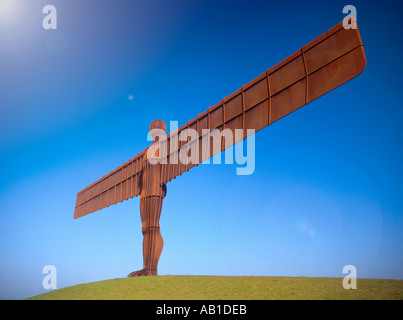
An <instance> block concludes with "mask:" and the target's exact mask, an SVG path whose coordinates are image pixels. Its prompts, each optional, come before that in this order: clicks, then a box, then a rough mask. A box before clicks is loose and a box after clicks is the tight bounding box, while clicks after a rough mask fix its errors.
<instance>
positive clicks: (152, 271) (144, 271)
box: [127, 268, 158, 278]
mask: <svg viewBox="0 0 403 320" xmlns="http://www.w3.org/2000/svg"><path fill="white" fill-rule="evenodd" d="M143 276H158V273H157V269H152V268H143V269H141V270H138V271H133V272H131V273H130V274H129V275H128V276H127V278H132V277H143Z"/></svg>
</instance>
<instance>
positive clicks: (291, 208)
mask: <svg viewBox="0 0 403 320" xmlns="http://www.w3.org/2000/svg"><path fill="white" fill-rule="evenodd" d="M9 3H10V1H9V0H0V48H1V49H0V88H1V89H0V216H1V220H0V298H3V299H21V298H26V297H29V296H32V295H35V294H39V293H42V292H45V290H44V289H43V288H42V279H43V278H44V276H45V275H44V274H43V273H42V268H43V267H44V266H45V265H49V264H50V265H54V266H55V267H56V269H57V286H58V288H61V287H65V286H70V285H75V284H78V283H85V282H91V281H98V280H104V279H110V278H119V277H125V276H126V275H127V274H129V273H130V272H131V271H134V270H138V269H140V268H141V267H142V249H141V248H142V234H141V222H140V213H139V198H133V199H130V200H129V201H125V202H123V203H120V204H117V205H114V206H111V207H108V208H105V209H103V210H102V211H99V212H96V213H93V214H91V215H88V216H85V217H83V218H80V219H77V220H73V212H74V205H75V197H76V194H77V192H78V191H79V190H81V189H82V188H84V187H86V186H87V185H89V184H90V183H92V182H94V181H95V180H97V179H98V178H100V177H102V176H103V175H104V174H106V173H108V172H109V171H111V170H113V169H114V168H116V167H117V166H119V165H121V164H122V163H123V162H125V161H127V160H128V159H130V158H132V157H133V156H134V155H135V154H137V153H138V152H140V151H142V150H143V149H144V148H146V147H147V146H148V145H149V142H148V141H147V133H148V128H149V124H150V122H151V121H152V120H153V119H156V118H160V119H163V120H164V121H165V122H167V123H169V121H170V120H176V121H178V122H179V125H182V124H183V123H185V122H187V121H188V120H189V119H193V118H194V117H195V116H196V115H197V114H198V113H201V112H203V111H205V110H206V109H207V108H208V107H209V106H211V105H214V104H215V103H217V102H218V101H220V100H221V99H222V98H223V97H225V96H228V95H229V94H231V93H232V92H233V91H235V90H237V89H238V88H240V87H241V86H242V85H243V84H246V83H248V82H249V81H250V80H252V79H254V78H255V77H256V76H258V75H260V74H261V73H262V72H264V71H265V70H266V69H267V68H269V67H271V66H273V65H275V64H276V63H278V62H279V61H281V60H283V59H284V58H286V57H287V56H289V55H290V54H291V53H293V52H295V51H296V50H298V49H299V48H300V47H301V46H303V45H305V44H307V43H308V42H310V41H311V40H313V39H314V38H316V37H317V36H319V35H320V34H322V33H323V32H325V31H327V30H328V29H330V28H331V27H333V26H334V25H336V24H337V23H338V22H340V21H341V20H343V18H344V16H345V15H344V14H343V13H342V9H343V7H344V6H345V5H348V4H353V5H354V6H355V7H356V8H357V18H358V25H359V29H360V33H361V37H362V40H363V43H364V50H365V53H366V57H367V66H366V69H365V70H364V72H363V73H362V74H361V75H360V76H358V77H357V78H355V79H353V80H352V81H350V82H348V83H347V84H345V85H343V86H342V87H340V88H337V89H336V90H334V91H332V92H330V93H329V94H327V95H325V96H323V97H321V98H319V99H317V100H315V101H314V102H312V103H311V104H310V105H308V106H307V107H304V108H302V109H300V110H298V111H296V112H295V113H293V114H291V115H290V116H288V117H286V118H284V119H282V120H280V121H278V122H276V123H274V124H273V125H272V126H270V127H268V128H265V129H264V130H262V131H259V132H258V133H257V134H256V137H255V139H256V165H255V172H254V173H253V174H252V175H249V176H237V175H236V174H235V171H236V164H234V165H224V164H223V165H210V166H207V165H206V166H199V167H198V168H194V169H192V170H191V171H190V172H189V173H186V174H184V175H183V176H181V177H179V178H177V179H175V180H173V181H172V182H170V183H169V184H168V185H167V187H168V194H167V197H166V198H165V200H164V206H163V211H162V217H161V221H160V223H161V232H162V236H163V238H164V243H165V244H164V250H163V252H162V255H161V259H160V263H159V274H161V275H167V274H177V275H182V274H195V275H196V274H197V275H199V274H204V275H262V276H263V275H264V276H320V277H327V276H330V277H343V276H344V274H343V273H342V269H343V267H344V266H345V265H354V266H356V268H357V274H358V277H364V278H388V279H403V256H402V252H403V250H402V249H403V224H402V223H403V221H402V215H403V204H402V198H403V194H402V170H401V163H402V160H403V139H402V138H403V136H402V130H401V126H402V115H403V109H402V102H401V101H403V96H402V90H401V88H400V86H401V74H402V72H403V70H402V69H403V65H402V60H401V52H402V49H403V48H402V43H401V41H400V40H399V39H401V34H400V32H401V30H402V21H401V18H400V12H401V10H402V4H401V3H400V1H382V2H379V1H354V2H352V3H350V2H346V1H331V2H329V1H304V2H303V3H302V1H248V2H245V1H239V2H237V1H185V0H171V1H157V0H152V1H123V0H119V1H102V2H100V1H78V0H72V1H57V0H52V1H51V0H46V1H40V0H35V1H28V0H13V1H12V2H11V3H12V4H11V5H8V4H9ZM47 4H53V5H54V6H55V7H56V8H57V30H45V29H43V27H42V19H43V18H44V17H45V14H43V13H42V8H43V7H44V6H45V5H47ZM130 96H132V97H133V99H130V98H129V97H130ZM340 285H342V284H341V283H340ZM358 286H359V283H358Z"/></svg>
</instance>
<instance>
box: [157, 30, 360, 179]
mask: <svg viewBox="0 0 403 320" xmlns="http://www.w3.org/2000/svg"><path fill="white" fill-rule="evenodd" d="M365 65H366V59H365V54H364V49H363V44H362V41H361V37H360V34H359V31H358V29H344V28H343V23H342V22H340V23H339V24H337V25H336V26H335V27H333V28H332V29H330V30H329V31H327V32H325V33H324V34H322V35H321V36H319V37H318V38H316V39H315V40H313V41H311V42H310V43H308V44H307V45H306V46H304V47H302V48H301V49H300V50H298V51H296V52H295V53H294V54H292V55H291V56H289V57H288V58H286V59H285V60H283V61H281V62H280V63H278V64H277V65H275V66H274V67H272V68H270V69H268V70H267V71H266V72H264V73H263V74H261V75H260V76H258V77H257V78H256V79H254V80H252V81H251V82H249V83H248V84H246V85H243V86H242V87H241V88H240V89H238V90H237V91H235V92H234V93H232V94H231V95H230V96H228V97H226V98H224V99H223V100H222V101H220V102H219V103H217V104H216V105H214V106H213V107H210V108H209V109H208V110H207V111H205V112H204V113H202V114H199V115H198V116H197V117H196V118H195V119H193V120H190V121H189V122H188V123H186V124H185V125H183V126H182V127H181V128H180V129H179V130H178V132H177V133H174V135H175V134H177V135H180V134H181V132H182V131H183V130H185V129H187V128H192V129H195V130H196V131H197V132H198V138H197V139H199V141H198V143H197V144H198V146H199V148H200V149H199V152H198V157H199V161H198V163H201V162H202V161H204V160H206V159H208V158H209V157H211V156H213V155H214V154H216V153H218V152H221V151H223V150H224V149H225V148H226V147H228V146H230V145H232V144H234V143H237V142H238V141H240V140H241V138H239V136H238V137H236V135H235V129H241V130H243V131H242V132H243V137H242V139H245V138H246V137H247V134H248V132H247V129H254V130H255V131H256V132H257V131H259V130H261V129H263V128H264V127H266V126H268V125H271V124H272V123H273V122H275V121H277V120H279V119H281V118H283V117H285V116H286V115H288V114H290V113H292V112H293V111H295V110H297V109H299V108H301V107H303V106H305V105H307V104H308V103H310V102H311V101H313V100H315V99H317V98H319V97H320V96H322V95H324V94H326V93H327V92H329V91H331V90H333V89H335V88H337V87H338V86H340V85H342V84H344V83H345V82H347V81H349V80H351V79H353V78H354V77H356V76H358V75H359V74H360V73H361V72H362V71H363V70H364V68H365ZM203 129H209V130H213V129H217V130H219V131H222V130H223V129H230V130H231V131H232V141H230V142H229V143H228V144H225V145H224V143H222V147H221V149H219V148H213V146H212V144H211V145H210V146H209V147H208V148H205V150H204V152H203V150H202V145H203V143H202V139H203V135H202V130H203ZM229 136H230V137H231V135H229ZM173 137H174V136H172V134H170V135H168V137H167V144H168V148H167V153H168V164H166V165H163V166H162V182H163V183H166V182H168V181H170V180H172V179H174V178H175V177H177V176H178V175H181V174H182V173H183V172H186V171H188V170H189V169H190V168H192V167H193V166H195V164H194V163H192V162H190V163H189V164H187V165H183V164H182V163H181V162H180V161H179V163H178V161H177V157H178V154H177V153H176V154H175V153H170V145H171V144H172V143H171V140H174V139H173ZM209 139H210V138H209ZM223 142H224V139H223ZM179 143H181V142H179ZM192 143H196V141H195V140H192V139H191V138H190V137H189V139H188V141H187V142H182V143H181V144H180V145H179V148H180V149H181V148H182V147H183V145H184V144H187V147H188V148H189V149H190V146H192ZM226 143H227V141H226ZM174 150H175V148H174ZM206 150H209V152H206ZM172 160H173V161H172Z"/></svg>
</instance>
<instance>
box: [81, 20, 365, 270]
mask: <svg viewBox="0 0 403 320" xmlns="http://www.w3.org/2000/svg"><path fill="white" fill-rule="evenodd" d="M365 65H366V59H365V54H364V49H363V44H362V41H361V38H360V35H359V31H358V29H344V28H343V23H342V22H341V23H339V24H338V25H336V26H335V27H333V28H332V29H330V30H329V31H327V32H325V33H324V34H322V35H321V36H319V37H318V38H316V39H315V40H313V41H312V42H310V43H308V44H307V45H306V46H304V47H302V48H301V49H300V50H298V51H296V52H295V53H293V54H292V55H290V56H289V57H288V58H286V59H284V60H283V61H281V62H280V63H278V64H277V65H275V66H274V67H272V68H270V69H268V70H267V71H265V72H264V73H263V74H261V75H260V76H258V77H257V78H255V79H254V80H252V81H250V82H249V83H248V84H246V85H243V86H242V87H241V88H240V89H238V90H237V91H235V92H234V93H232V94H231V95H230V96H228V97H226V98H224V99H223V100H222V101H220V102H218V103H217V104H215V105H214V106H212V107H210V108H208V110H206V111H205V112H203V113H201V114H199V115H198V116H197V117H196V118H195V119H192V120H190V121H189V122H188V123H186V124H184V125H182V126H181V128H179V129H178V130H176V131H175V132H171V133H169V134H168V135H166V136H165V137H164V138H163V140H162V141H158V142H154V143H153V145H152V146H156V145H161V146H162V144H165V145H166V146H167V149H166V150H167V151H166V152H164V154H162V155H161V154H159V156H162V157H163V158H164V160H166V163H158V164H154V165H151V164H150V163H149V161H148V159H147V151H148V150H149V148H151V146H150V147H149V148H147V149H145V150H143V151H142V152H141V153H139V154H138V155H136V156H135V157H134V158H133V159H131V160H129V161H128V162H126V163H124V164H123V165H121V166H120V167H118V168H116V169H115V170H113V171H111V172H110V173H108V174H107V175H105V176H103V177H102V178H101V179H99V180H97V181H96V182H94V183H93V184H91V185H90V186H88V187H86V188H85V189H83V190H81V191H80V192H78V194H77V200H76V207H75V212H74V218H79V217H82V216H84V215H86V214H89V213H91V212H94V211H97V210H100V209H103V208H105V207H107V206H110V205H112V204H116V203H118V202H121V201H124V200H127V199H129V198H132V197H135V196H138V195H140V213H141V220H142V231H143V235H144V242H143V255H144V268H143V269H142V270H140V271H137V272H133V273H131V274H130V275H129V276H139V275H156V274H157V265H158V260H159V256H160V254H161V250H162V246H163V241H162V237H161V234H160V231H159V229H160V227H159V217H160V215H161V209H162V201H163V198H164V197H165V194H166V183H167V182H169V181H170V180H172V179H174V178H176V177H177V176H178V175H181V174H183V173H184V172H186V171H188V170H189V169H191V168H192V167H194V166H197V165H198V163H201V162H203V161H204V160H207V159H208V158H209V157H212V156H213V155H214V154H216V153H219V152H221V151H222V150H224V149H225V148H227V147H229V146H231V145H232V144H234V143H237V142H238V141H240V140H242V139H245V138H247V136H248V134H249V133H248V129H253V130H255V132H257V131H259V130H261V129H263V128H265V127H266V126H268V125H271V124H272V123H273V122H275V121H277V120H279V119H281V118H283V117H285V116H286V115H288V114H290V113H292V112H294V111H295V110H297V109H299V108H301V107H302V106H304V105H307V104H308V103H310V102H312V101H313V100H315V99H317V98H318V97H320V96H322V95H324V94H326V93H327V92H329V91H331V90H333V89H335V88H337V87H338V86H340V85H342V84H343V83H345V82H347V81H349V80H351V79H353V78H354V77H356V76H357V75H359V74H360V73H361V72H362V71H363V70H364V68H365ZM157 129H161V130H163V132H166V124H165V123H164V122H163V121H162V120H154V121H153V122H152V123H151V126H150V134H151V135H153V132H156V130H157ZM187 129H194V130H195V131H196V132H197V135H196V136H195V137H192V136H190V135H189V136H188V137H187V139H185V140H184V141H180V140H179V141H178V139H177V138H178V136H181V134H186V132H187V131H186V130H187ZM213 129H216V132H221V131H223V130H224V129H229V130H230V132H231V133H232V135H229V138H227V137H225V138H224V137H221V136H220V135H218V137H219V139H222V142H223V143H222V144H220V145H219V146H218V147H217V146H215V145H214V144H213V143H211V144H210V145H208V147H207V148H203V139H206V140H205V141H210V140H214V139H215V136H214V134H213V133H212V132H213V131H212V130H213ZM237 129H238V130H237ZM203 130H207V133H205V132H203ZM217 130H218V131H217ZM236 130H237V131H238V133H239V132H241V133H242V134H241V135H240V134H236ZM185 138H186V136H185ZM224 140H225V143H224ZM194 145H196V146H198V149H197V148H196V149H197V150H198V151H199V152H198V153H197V154H196V157H197V161H191V162H189V163H187V164H184V163H182V162H181V161H179V159H178V158H179V153H178V150H179V149H181V148H185V150H190V149H192V146H194ZM161 150H163V148H161ZM159 152H160V151H159Z"/></svg>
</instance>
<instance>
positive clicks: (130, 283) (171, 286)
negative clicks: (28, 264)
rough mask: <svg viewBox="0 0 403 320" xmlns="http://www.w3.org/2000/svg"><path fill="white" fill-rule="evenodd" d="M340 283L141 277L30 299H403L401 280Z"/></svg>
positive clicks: (332, 280)
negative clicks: (347, 285) (353, 284)
mask: <svg viewBox="0 0 403 320" xmlns="http://www.w3.org/2000/svg"><path fill="white" fill-rule="evenodd" d="M342 281H343V279H342V278H310V277H229V276H157V277H139V278H122V279H112V280H105V281H98V282H92V283H87V284H79V285H76V286H72V287H66V288H63V289H59V290H54V291H50V292H47V293H44V294H41V295H38V296H35V297H32V298H29V299H32V300H34V299H35V300H36V299H38V300H39V299H42V300H57V299H63V300H71V299H80V300H88V299H89V300H92V299H107V300H108V299H113V300H121V299H141V300H159V299H161V300H170V299H178V300H182V299H186V300H199V299H200V300H202V299H206V300H210V299H213V300H224V299H229V300H239V299H242V300H250V299H257V300H259V299H276V300H280V299H290V300H294V299H298V300H302V299H303V300H305V299H315V300H317V299H320V300H329V299H330V300H335V299H342V300H347V299H348V300H349V299H360V300H362V299H365V300H367V299H371V300H374V299H375V300H380V299H388V300H392V299H393V300H402V299H403V280H378V279H357V289H355V290H352V289H350V290H346V289H344V288H343V285H342Z"/></svg>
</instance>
